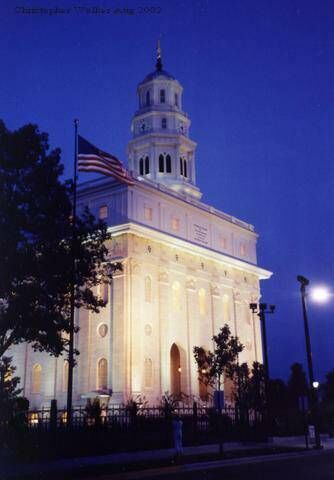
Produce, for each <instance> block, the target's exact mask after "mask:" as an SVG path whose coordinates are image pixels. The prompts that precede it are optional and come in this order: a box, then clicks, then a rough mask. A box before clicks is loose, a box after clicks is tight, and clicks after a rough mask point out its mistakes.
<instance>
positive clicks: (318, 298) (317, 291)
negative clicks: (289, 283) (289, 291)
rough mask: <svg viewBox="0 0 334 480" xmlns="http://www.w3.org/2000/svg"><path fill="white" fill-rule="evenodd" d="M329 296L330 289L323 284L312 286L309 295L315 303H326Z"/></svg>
mask: <svg viewBox="0 0 334 480" xmlns="http://www.w3.org/2000/svg"><path fill="white" fill-rule="evenodd" d="M330 296H331V294H330V291H329V290H328V288H327V287H324V286H319V287H314V288H312V289H311V291H310V297H311V299H312V300H313V301H314V302H316V303H326V302H328V300H329V299H330Z"/></svg>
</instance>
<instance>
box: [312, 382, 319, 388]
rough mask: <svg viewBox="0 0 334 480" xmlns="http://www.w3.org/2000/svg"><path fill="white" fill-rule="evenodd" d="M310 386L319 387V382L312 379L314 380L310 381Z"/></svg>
mask: <svg viewBox="0 0 334 480" xmlns="http://www.w3.org/2000/svg"><path fill="white" fill-rule="evenodd" d="M312 386H313V388H315V389H317V388H319V382H317V381H314V382H313V383H312Z"/></svg>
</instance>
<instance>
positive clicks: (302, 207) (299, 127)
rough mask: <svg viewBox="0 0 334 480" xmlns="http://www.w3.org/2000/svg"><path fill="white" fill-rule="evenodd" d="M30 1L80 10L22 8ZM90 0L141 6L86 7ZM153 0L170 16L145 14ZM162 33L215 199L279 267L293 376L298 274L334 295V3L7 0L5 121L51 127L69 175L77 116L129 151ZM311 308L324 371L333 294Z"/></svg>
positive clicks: (280, 350)
mask: <svg viewBox="0 0 334 480" xmlns="http://www.w3.org/2000/svg"><path fill="white" fill-rule="evenodd" d="M17 5H18V6H25V7H40V6H43V7H44V8H46V7H54V6H55V5H57V6H58V7H66V8H70V9H72V10H71V13H69V14H62V15H60V14H59V15H53V16H51V15H40V14H19V13H15V7H16V6H17ZM77 5H79V6H100V7H113V8H115V7H120V8H122V9H124V8H133V9H134V15H127V14H119V15H97V14H84V13H82V14H79V13H75V11H74V7H75V6H77ZM145 5H148V6H151V5H152V6H158V7H160V8H161V13H156V14H153V13H151V14H140V13H139V12H138V8H139V7H141V6H145ZM159 36H160V37H161V42H162V48H163V62H164V66H165V68H166V70H168V71H170V72H171V73H172V74H173V75H175V76H176V77H177V78H178V79H179V81H180V82H181V83H182V84H183V86H184V99H183V100H184V109H185V110H186V111H187V112H188V113H189V115H190V117H191V119H192V127H191V138H193V139H194V140H195V141H197V142H198V150H197V181H198V184H199V186H200V188H201V190H202V191H203V192H204V196H203V200H204V201H205V202H206V203H209V204H212V205H214V206H215V207H217V208H219V209H221V210H223V211H225V212H227V213H231V214H233V215H234V216H236V217H239V218H241V219H243V220H246V221H248V222H250V223H253V224H254V225H255V227H256V230H257V231H258V232H259V233H260V239H259V244H258V245H259V246H258V254H259V264H260V265H261V266H263V267H265V268H267V269H270V270H272V271H273V272H274V276H273V277H272V279H271V280H269V281H267V282H263V286H262V289H263V300H264V301H266V302H268V303H275V304H276V305H277V313H276V314H275V315H273V316H271V317H268V330H269V332H268V335H269V359H270V363H271V373H272V375H274V376H278V375H280V376H284V377H286V376H287V375H288V368H289V365H290V364H291V363H292V362H294V361H300V362H304V360H305V350H304V337H303V325H302V317H301V307H300V298H299V293H298V285H297V282H296V275H297V274H299V273H301V274H303V275H305V276H307V277H309V278H310V280H311V281H312V283H314V284H316V283H319V282H320V283H324V284H327V285H328V286H329V287H330V288H332V289H333V291H334V275H333V265H334V254H333V252H334V227H333V218H334V202H333V180H334V168H333V151H334V140H333V138H334V137H333V131H334V121H333V100H334V95H333V88H334V87H333V86H334V63H333V59H334V3H333V2H332V0H328V1H327V0H279V1H276V2H271V1H268V0H253V1H247V0H244V1H238V0H233V1H230V0H211V1H204V0H200V1H192V0H187V1H175V0H174V1H171V0H169V1H167V0H165V1H163V2H157V1H156V0H152V1H149V2H143V1H138V2H137V1H131V0H124V1H123V0H122V2H114V1H110V2H108V1H106V0H101V1H99V2H90V1H87V0H82V1H80V2H75V1H74V0H73V2H72V1H69V0H68V1H66V2H65V1H64V0H59V1H58V2H54V1H53V0H51V1H50V0H40V1H39V2H38V1H37V0H36V1H34V2H27V1H26V0H23V1H21V2H13V1H11V0H5V1H3V2H1V6H0V45H1V46H2V49H1V52H2V55H1V57H2V59H1V75H0V117H2V118H3V119H4V121H5V122H6V124H7V126H8V127H9V128H10V129H15V128H17V127H19V126H21V125H22V124H24V123H26V122H34V123H37V124H38V125H39V126H40V129H41V130H43V131H47V132H49V133H50V143H51V146H52V147H55V146H60V147H61V149H62V152H63V161H64V163H65V165H66V176H70V175H71V173H72V157H73V148H72V147H73V118H75V117H78V118H79V119H80V131H81V134H82V135H84V136H86V137H87V138H88V139H90V140H91V141H92V142H93V143H95V144H97V145H98V146H99V147H101V148H103V149H105V150H107V151H110V152H112V153H114V154H116V155H118V156H119V158H121V159H123V160H126V154H125V152H126V144H127V141H128V140H129V138H130V120H131V117H132V115H133V113H134V111H135V109H136V107H137V99H136V85H137V83H138V82H139V81H141V80H142V79H143V78H144V76H145V75H146V74H147V73H149V72H150V71H151V70H153V68H154V61H155V58H154V56H155V45H156V41H157V38H158V37H159ZM83 178H84V179H85V177H83ZM81 179H82V177H81ZM309 314H310V324H311V334H312V344H313V356H314V363H315V370H316V376H320V377H321V378H323V376H324V374H325V373H326V372H327V371H328V370H329V369H332V368H334V358H333V346H334V298H333V300H332V301H331V302H330V303H329V304H327V305H324V306H319V305H311V304H310V305H309ZM304 363H305V362H304Z"/></svg>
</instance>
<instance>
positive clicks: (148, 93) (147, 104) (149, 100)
mask: <svg viewBox="0 0 334 480" xmlns="http://www.w3.org/2000/svg"><path fill="white" fill-rule="evenodd" d="M150 104H151V98H150V92H149V91H147V92H146V106H147V107H148V106H149V105H150Z"/></svg>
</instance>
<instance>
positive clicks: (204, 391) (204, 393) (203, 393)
mask: <svg viewBox="0 0 334 480" xmlns="http://www.w3.org/2000/svg"><path fill="white" fill-rule="evenodd" d="M205 380H206V378H205V369H203V371H201V372H199V378H198V382H199V385H198V386H199V388H198V390H199V397H200V399H201V400H202V401H203V402H207V401H208V400H209V392H208V385H207V383H206V382H205Z"/></svg>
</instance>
